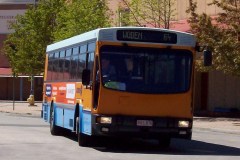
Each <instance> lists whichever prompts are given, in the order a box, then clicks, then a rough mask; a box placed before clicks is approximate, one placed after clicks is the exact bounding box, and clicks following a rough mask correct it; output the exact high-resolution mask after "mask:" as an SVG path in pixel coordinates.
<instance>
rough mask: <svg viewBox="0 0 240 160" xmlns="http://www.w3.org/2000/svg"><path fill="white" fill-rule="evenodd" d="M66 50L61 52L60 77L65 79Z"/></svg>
mask: <svg viewBox="0 0 240 160" xmlns="http://www.w3.org/2000/svg"><path fill="white" fill-rule="evenodd" d="M64 59H65V50H64V51H61V52H60V58H59V68H58V69H59V72H58V79H59V80H63V70H64Z"/></svg>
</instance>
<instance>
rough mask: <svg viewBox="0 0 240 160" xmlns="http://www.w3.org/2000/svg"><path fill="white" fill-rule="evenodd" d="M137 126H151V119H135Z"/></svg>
mask: <svg viewBox="0 0 240 160" xmlns="http://www.w3.org/2000/svg"><path fill="white" fill-rule="evenodd" d="M137 126H148V127H151V126H153V121H152V120H137Z"/></svg>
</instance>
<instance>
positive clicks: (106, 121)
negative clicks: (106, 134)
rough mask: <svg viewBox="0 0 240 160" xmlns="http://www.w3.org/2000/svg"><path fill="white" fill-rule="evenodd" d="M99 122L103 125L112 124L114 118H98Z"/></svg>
mask: <svg viewBox="0 0 240 160" xmlns="http://www.w3.org/2000/svg"><path fill="white" fill-rule="evenodd" d="M97 122H98V123H102V124H111V123H112V117H98V118H97Z"/></svg>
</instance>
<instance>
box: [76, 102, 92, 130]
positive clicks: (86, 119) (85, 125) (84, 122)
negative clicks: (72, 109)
mask: <svg viewBox="0 0 240 160" xmlns="http://www.w3.org/2000/svg"><path fill="white" fill-rule="evenodd" d="M79 111H80V114H79V115H80V132H81V133H84V134H87V135H91V134H92V117H91V111H87V110H83V107H82V106H80V110H79Z"/></svg>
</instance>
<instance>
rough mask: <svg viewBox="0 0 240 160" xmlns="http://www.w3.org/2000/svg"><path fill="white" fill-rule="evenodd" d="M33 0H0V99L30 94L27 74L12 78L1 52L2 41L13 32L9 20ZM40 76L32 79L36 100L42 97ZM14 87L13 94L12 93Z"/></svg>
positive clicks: (21, 97) (20, 97)
mask: <svg viewBox="0 0 240 160" xmlns="http://www.w3.org/2000/svg"><path fill="white" fill-rule="evenodd" d="M34 3H35V1H34V0H0V52H1V53H0V93H1V94H0V100H12V99H13V97H14V98H15V100H21V101H25V100H26V99H27V98H28V97H29V95H30V88H31V83H30V81H29V77H28V76H19V77H17V78H13V75H12V70H11V67H10V64H9V62H8V59H7V57H6V56H4V54H3V50H2V48H3V42H4V40H6V38H7V35H8V34H9V33H12V32H14V31H13V30H11V29H10V28H9V22H14V21H15V17H16V15H18V14H20V15H21V14H24V12H25V10H26V9H27V5H29V4H34ZM42 82H43V80H42V77H41V76H38V77H36V78H35V81H34V95H35V99H36V100H41V99H42ZM13 87H14V88H15V89H14V91H15V95H14V94H13V93H14V92H13Z"/></svg>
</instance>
